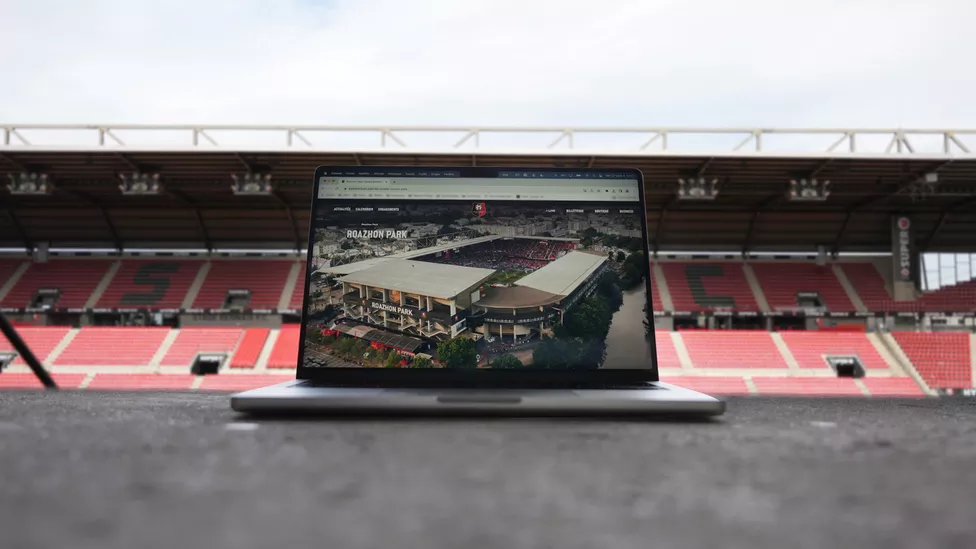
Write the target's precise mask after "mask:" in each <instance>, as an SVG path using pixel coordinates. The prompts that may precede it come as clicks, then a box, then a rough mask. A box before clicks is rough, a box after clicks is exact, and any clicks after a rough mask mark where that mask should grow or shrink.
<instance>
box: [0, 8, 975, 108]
mask: <svg viewBox="0 0 976 549" xmlns="http://www.w3.org/2000/svg"><path fill="white" fill-rule="evenodd" d="M3 4H4V5H3V8H2V16H0V36H4V37H5V42H6V44H5V48H4V49H3V50H2V52H0V74H2V75H3V84H2V85H0V123H2V122H50V123H54V122H74V123H93V122H108V123H283V124H429V125H437V124H457V125H463V124H521V125H530V124H547V125H549V124H553V125H644V126H647V125H690V126H733V125H748V126H752V125H756V126H831V127H837V126H880V127H892V126H905V127H911V126H916V127H917V126H931V127H964V126H965V127H976V107H974V106H973V105H974V97H976V71H974V70H973V69H972V59H973V58H974V56H976V34H974V33H973V32H972V29H971V28H970V26H971V22H972V21H974V20H976V4H974V3H973V2H972V1H971V0H934V1H932V2H927V3H923V2H917V1H912V2H909V1H903V0H820V1H817V2H802V3H800V2H784V1H782V0H769V1H767V0H755V1H745V0H740V1H738V2H729V1H723V0H707V1H705V0H703V1H690V0H685V1H677V0H675V1H669V0H666V1H654V2H650V1H648V2H639V1H636V0H629V1H628V0H624V1H617V0H603V1H600V2H594V1H588V2H577V1H571V0H558V1H535V2H531V1H527V0H523V1H521V2H516V1H514V0H495V1H474V0H464V1H457V0H441V1H428V2H420V1H416V2H402V1H397V0H355V1H336V2H317V1H311V0H304V1H299V0H277V1H270V0H269V1H259V0H240V1H231V0H219V1H217V0H215V1H210V0H196V1H188V0H169V1H167V2H148V1H142V0H119V1H113V0H92V1H86V2H77V1H74V0H22V1H15V0H6V1H5V2H4V3H3ZM799 6H802V8H800V7H799Z"/></svg>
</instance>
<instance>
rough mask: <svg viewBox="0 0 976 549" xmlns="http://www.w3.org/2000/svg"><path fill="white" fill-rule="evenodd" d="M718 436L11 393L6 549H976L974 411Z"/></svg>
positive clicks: (922, 405)
mask: <svg viewBox="0 0 976 549" xmlns="http://www.w3.org/2000/svg"><path fill="white" fill-rule="evenodd" d="M729 404H730V405H729V413H728V414H727V415H726V416H725V417H724V418H723V419H721V420H719V421H715V422H707V423H670V422H647V421H613V420H602V421H593V420H566V419H563V420H558V419H557V420H541V419H530V420H513V419H493V420H475V419H461V420H431V419H400V420H375V419H346V420H273V421H269V420H265V421H254V420H253V419H245V418H240V417H238V416H236V415H235V414H234V413H233V412H231V411H230V410H229V408H228V399H227V396H226V395H210V394H193V393H98V392H91V391H88V392H62V393H50V394H48V393H41V392H28V391H21V392H17V391H8V392H0V511H2V512H0V539H2V540H3V541H2V542H0V545H2V546H3V547H5V548H21V547H73V548H100V549H104V548H126V549H131V548H136V547H140V548H141V547H166V548H171V547H188V548H189V547H206V548H223V547H227V548H235V549H237V548H246V547H260V548H268V547H310V546H316V547H328V548H330V549H334V548H345V547H352V548H363V549H366V548H369V549H376V548H392V547H396V548H423V549H438V548H451V549H457V548H465V549H472V548H480V547H506V548H559V549H576V548H580V549H583V548H586V549H593V548H639V549H646V548H649V547H655V548H657V547H682V548H683V547H688V548H696V549H700V548H706V547H719V548H748V549H756V548H762V547H776V548H785V547H789V548H791V549H800V548H807V547H832V548H838V547H839V548H874V547H877V548H882V547H883V548H892V547H913V548H919V547H973V546H974V536H976V504H974V502H976V402H974V401H965V400H906V401H897V400H866V399H857V400H826V399H823V400H815V399H763V398H751V399H749V398H746V399H733V400H731V401H730V403H729Z"/></svg>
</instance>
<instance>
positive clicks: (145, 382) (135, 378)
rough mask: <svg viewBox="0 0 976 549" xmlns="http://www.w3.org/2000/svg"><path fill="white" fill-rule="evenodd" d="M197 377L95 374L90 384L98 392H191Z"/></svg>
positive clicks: (182, 375)
mask: <svg viewBox="0 0 976 549" xmlns="http://www.w3.org/2000/svg"><path fill="white" fill-rule="evenodd" d="M194 379H196V376H192V375H189V374H181V375H166V374H95V377H94V378H92V380H91V382H90V383H89V384H88V388H89V389H96V390H116V389H123V390H131V389H145V390H152V389H178V390H189V389H190V387H191V386H192V384H193V381H194Z"/></svg>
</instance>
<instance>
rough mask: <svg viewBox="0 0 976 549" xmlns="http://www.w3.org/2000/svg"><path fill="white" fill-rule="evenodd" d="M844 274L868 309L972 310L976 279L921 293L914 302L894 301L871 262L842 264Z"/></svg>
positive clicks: (973, 309)
mask: <svg viewBox="0 0 976 549" xmlns="http://www.w3.org/2000/svg"><path fill="white" fill-rule="evenodd" d="M842 269H843V270H844V274H846V275H847V278H848V279H849V280H850V281H851V284H852V285H853V286H854V288H855V289H856V290H857V293H858V295H859V296H861V301H863V302H864V306H865V307H867V308H868V310H870V311H880V312H887V311H891V312H900V311H923V312H933V313H940V312H974V311H976V280H967V281H965V282H960V283H959V284H953V285H950V286H945V287H942V288H940V289H938V290H934V291H931V292H924V293H922V295H921V296H919V298H918V299H916V300H914V301H895V300H894V299H892V297H891V294H889V293H888V290H887V289H886V287H885V282H884V278H882V277H881V273H879V272H878V269H877V267H875V265H874V264H872V263H844V264H843V266H842Z"/></svg>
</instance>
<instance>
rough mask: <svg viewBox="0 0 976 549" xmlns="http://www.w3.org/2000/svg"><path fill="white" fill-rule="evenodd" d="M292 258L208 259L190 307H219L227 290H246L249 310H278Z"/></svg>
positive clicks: (221, 305)
mask: <svg viewBox="0 0 976 549" xmlns="http://www.w3.org/2000/svg"><path fill="white" fill-rule="evenodd" d="M293 263H294V262H293V261H275V260H250V261H246V260H225V261H213V262H211V267H210V272H209V273H208V274H207V278H206V280H204V281H203V286H202V287H201V288H200V293H199V294H198V295H197V298H196V300H194V303H193V307H194V308H199V309H220V308H223V307H224V303H225V300H226V298H227V292H228V291H229V290H249V291H250V292H251V299H250V301H249V302H248V305H247V307H248V308H251V309H277V308H278V302H279V301H280V300H281V293H282V292H283V291H284V289H285V281H286V280H287V279H288V271H289V270H290V269H291V266H292V264H293Z"/></svg>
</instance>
